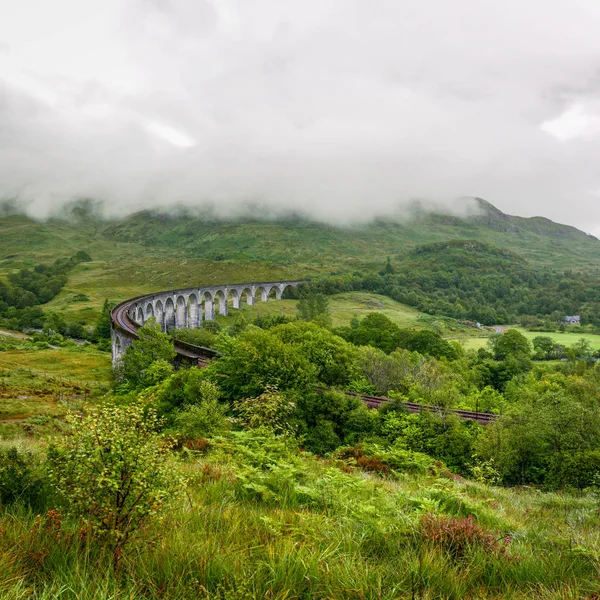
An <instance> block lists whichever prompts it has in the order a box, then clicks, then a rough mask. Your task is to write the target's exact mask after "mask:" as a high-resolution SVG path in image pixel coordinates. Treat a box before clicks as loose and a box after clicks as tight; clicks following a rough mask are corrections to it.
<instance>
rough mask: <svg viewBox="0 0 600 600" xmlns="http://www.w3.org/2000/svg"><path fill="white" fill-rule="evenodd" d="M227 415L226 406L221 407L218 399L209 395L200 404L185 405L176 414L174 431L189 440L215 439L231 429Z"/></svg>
mask: <svg viewBox="0 0 600 600" xmlns="http://www.w3.org/2000/svg"><path fill="white" fill-rule="evenodd" d="M205 383H208V382H205ZM225 414H226V408H225V406H223V405H220V404H219V403H218V402H217V400H216V398H214V397H211V396H209V395H207V397H206V398H205V399H203V401H202V402H201V403H200V404H187V405H184V407H183V408H182V409H181V410H179V411H178V412H177V413H176V414H175V417H174V421H173V429H174V431H175V432H177V433H178V434H180V435H182V436H183V437H184V438H186V439H189V440H195V439H198V438H209V437H213V436H215V435H219V434H221V433H223V432H225V431H226V430H227V429H228V428H229V422H228V421H227V418H226V416H225Z"/></svg>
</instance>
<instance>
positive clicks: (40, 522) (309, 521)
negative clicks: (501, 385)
mask: <svg viewBox="0 0 600 600" xmlns="http://www.w3.org/2000/svg"><path fill="white" fill-rule="evenodd" d="M182 461H184V462H183V464H182V466H183V468H184V469H185V470H186V472H187V474H188V476H189V477H190V486H189V490H188V495H187V497H186V498H185V500H182V501H181V502H180V503H179V505H178V506H177V507H176V509H175V510H173V511H172V512H171V513H170V514H169V515H168V516H167V520H166V522H165V523H163V525H162V526H161V527H160V528H153V527H150V528H149V529H148V530H147V531H145V532H144V533H143V536H142V538H141V540H140V542H139V543H137V545H135V546H132V548H131V549H130V551H129V552H128V553H127V555H126V556H125V557H124V559H123V563H122V566H121V567H120V570H119V571H118V572H114V570H113V568H112V566H111V560H110V556H108V555H106V554H104V553H103V551H102V550H101V549H99V548H95V547H92V546H91V544H90V542H89V541H88V540H87V539H86V536H85V532H82V530H81V527H80V524H78V523H77V522H68V521H67V522H62V517H60V515H58V516H57V515H56V513H50V514H42V515H41V516H38V515H36V514H34V512H33V511H31V510H29V509H26V508H24V507H22V506H13V507H7V508H4V509H3V512H2V516H1V517H0V590H1V591H0V598H7V599H8V598H11V599H12V598H39V599H50V598H53V599H54V598H61V599H62V598H73V599H75V598H77V599H78V600H79V599H92V598H93V599H97V598H101V599H109V598H110V599H112V598H115V599H116V598H127V599H132V600H134V599H135V600H137V599H142V598H144V599H159V598H160V599H165V598H166V599H180V598H181V599H184V598H185V599H187V598H199V599H213V598H214V599H217V598H218V599H231V600H242V599H246V598H270V599H292V598H294V599H300V598H302V599H304V598H306V599H308V598H311V599H312V598H314V599H325V598H329V599H334V598H335V599H337V598H340V599H341V598H364V599H375V598H377V599H390V600H391V599H392V598H422V599H425V598H431V599H433V598H448V599H450V598H452V599H457V600H458V599H464V598H473V599H475V598H490V599H491V598H515V599H517V598H556V599H558V598H590V599H591V598H594V597H595V596H594V595H593V594H598V593H600V583H599V581H600V580H599V577H598V576H599V572H598V568H599V561H598V557H599V549H600V543H599V541H600V535H599V533H598V532H599V531H600V528H599V525H600V517H599V515H598V510H597V504H596V500H595V498H594V497H593V496H591V495H581V496H578V497H571V496H566V495H565V496H563V495H560V494H544V493H541V492H537V491H532V490H520V491H511V490H506V489H500V488H493V487H488V486H484V485H479V484H474V483H469V482H464V481H453V480H452V479H448V478H447V477H442V476H438V475H415V476H407V475H402V474H395V473H393V472H392V473H390V474H387V475H386V476H385V477H381V476H375V475H372V474H369V473H365V472H362V471H360V470H357V469H355V470H354V471H353V472H348V471H349V467H348V465H347V464H343V463H341V462H340V461H337V462H336V461H321V460H317V459H315V458H313V457H312V456H310V455H306V454H298V453H296V452H295V450H294V449H293V448H288V447H287V446H286V445H285V444H282V443H280V442H277V441H275V440H272V439H266V438H260V436H258V437H257V436H252V435H250V434H237V435H236V436H233V437H228V438H221V439H220V440H214V441H213V443H212V447H211V450H209V451H208V454H206V455H200V454H197V453H187V454H186V455H185V456H184V457H183V456H182ZM267 491H268V492H270V493H267ZM59 511H60V508H59ZM42 512H43V511H42ZM431 515H434V516H435V517H431ZM469 515H470V519H471V520H472V522H473V523H476V524H477V528H478V529H477V530H478V531H479V532H480V534H481V535H480V537H481V536H484V537H485V536H487V535H488V533H489V535H492V536H493V537H494V540H495V541H494V542H493V543H489V544H487V543H480V540H479V541H478V539H479V538H477V536H471V533H469V532H470V531H471V530H470V529H469V527H464V526H462V525H460V524H461V523H464V521H465V519H469ZM428 518H429V519H430V518H434V520H435V519H438V520H439V522H440V523H442V524H444V523H446V524H447V523H455V524H456V523H457V524H459V526H458V528H459V529H460V530H461V531H462V533H461V534H460V535H463V534H464V535H465V536H466V537H464V539H462V542H463V543H464V544H463V546H461V550H460V552H456V551H455V550H454V549H453V548H454V546H451V545H450V546H448V544H447V543H446V542H440V540H439V539H438V537H437V536H435V535H431V531H432V530H431V527H429V529H424V526H423V522H424V519H428ZM461 528H462V529H461ZM478 535H479V534H478ZM469 536H471V537H469ZM446 538H447V536H446ZM446 538H444V539H446ZM482 539H483V538H482ZM500 547H502V548H505V550H503V551H498V548H500Z"/></svg>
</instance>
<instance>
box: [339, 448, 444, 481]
mask: <svg viewBox="0 0 600 600" xmlns="http://www.w3.org/2000/svg"><path fill="white" fill-rule="evenodd" d="M334 457H336V458H340V459H341V460H345V461H347V462H348V463H349V464H350V465H352V466H356V467H358V468H360V469H363V470H365V471H375V472H379V473H390V472H391V473H393V472H398V473H411V474H420V475H425V474H426V473H430V472H433V471H434V467H435V463H434V460H433V459H432V458H431V457H430V456H427V455H426V454H423V453H421V452H412V451H411V450H405V449H403V448H395V447H391V448H382V447H381V446H377V445H375V444H357V445H355V446H347V447H344V448H338V450H337V451H336V452H335V454H334Z"/></svg>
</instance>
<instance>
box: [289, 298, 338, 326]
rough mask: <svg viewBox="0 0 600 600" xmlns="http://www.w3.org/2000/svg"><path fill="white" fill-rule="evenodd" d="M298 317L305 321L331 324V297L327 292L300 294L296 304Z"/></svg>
mask: <svg viewBox="0 0 600 600" xmlns="http://www.w3.org/2000/svg"><path fill="white" fill-rule="evenodd" d="M296 310H297V311H298V318H299V319H301V320H303V321H314V322H315V323H318V324H319V325H321V326H322V327H330V326H331V310H330V308H329V298H327V296H326V295H325V294H321V293H313V292H307V293H305V294H302V295H301V296H300V300H298V304H297V305H296Z"/></svg>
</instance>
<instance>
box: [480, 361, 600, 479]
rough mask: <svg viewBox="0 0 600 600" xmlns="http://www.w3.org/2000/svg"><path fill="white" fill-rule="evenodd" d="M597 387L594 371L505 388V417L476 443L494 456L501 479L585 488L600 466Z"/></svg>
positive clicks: (523, 381) (486, 454)
mask: <svg viewBox="0 0 600 600" xmlns="http://www.w3.org/2000/svg"><path fill="white" fill-rule="evenodd" d="M599 393H600V387H599V382H598V377H597V370H596V369H593V370H590V371H588V372H587V373H586V374H585V376H584V377H578V376H570V377H566V376H564V375H558V374H550V375H546V376H545V377H542V378H541V379H539V380H537V379H535V378H533V377H531V376H530V377H527V378H520V379H515V380H514V381H512V382H510V383H509V384H508V385H507V387H506V392H505V397H506V399H507V404H506V405H505V410H504V416H503V418H502V419H500V420H499V421H498V422H497V423H494V424H492V425H489V426H487V427H486V428H485V429H484V431H483V434H482V435H481V437H480V438H479V440H478V441H477V444H476V450H477V454H478V455H479V456H480V457H481V458H482V459H483V460H491V459H493V461H494V466H495V468H496V469H497V470H498V472H499V473H500V476H501V480H502V482H503V483H505V484H508V485H514V484H523V483H537V484H545V485H548V486H551V487H555V488H558V487H564V486H571V487H577V488H585V487H588V486H590V485H591V484H592V482H593V478H594V476H595V474H596V473H597V472H598V469H599V468H600V466H599V465H600V463H599V462H598V458H597V450H598V448H600V433H599V431H600V409H599V407H598V404H597V400H596V399H597V397H598V394H599Z"/></svg>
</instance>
